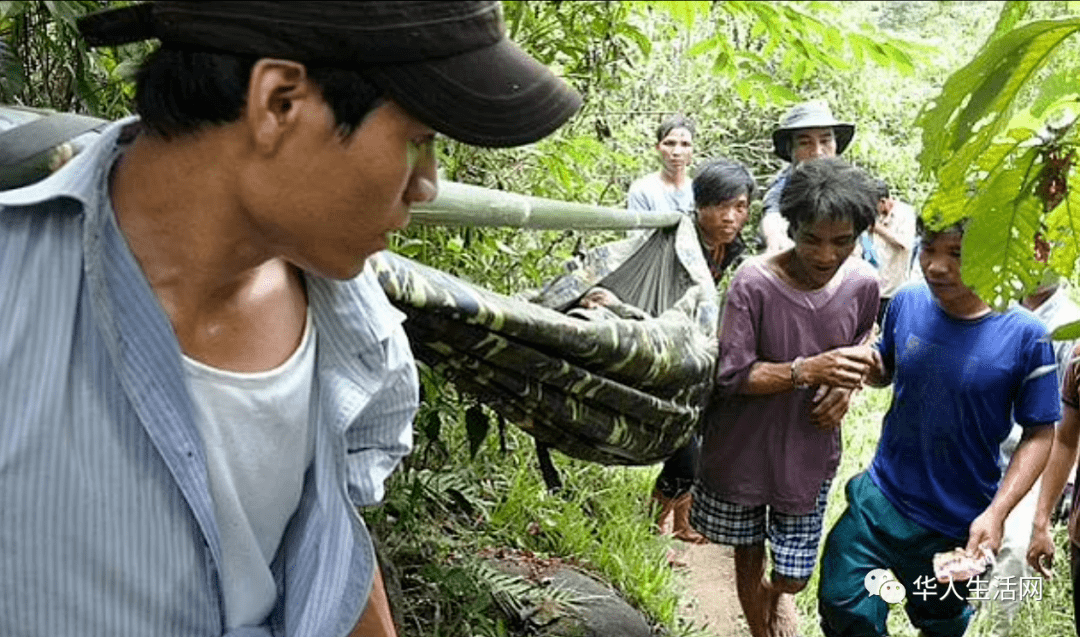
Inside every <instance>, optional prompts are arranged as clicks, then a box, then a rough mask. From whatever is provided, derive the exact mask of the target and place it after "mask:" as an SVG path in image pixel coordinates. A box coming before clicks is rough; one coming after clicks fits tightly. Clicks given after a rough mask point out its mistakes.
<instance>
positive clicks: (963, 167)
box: [916, 18, 1080, 189]
mask: <svg viewBox="0 0 1080 637" xmlns="http://www.w3.org/2000/svg"><path fill="white" fill-rule="evenodd" d="M1078 29H1080V18H1063V19H1058V20H1041V21H1038V22H1032V23H1029V24H1025V25H1023V26H1021V27H1019V28H1017V29H1015V30H1013V31H1010V32H1009V33H1006V34H1004V35H1000V36H998V37H997V38H996V39H994V40H993V41H991V42H990V43H988V44H987V46H985V47H984V48H983V49H982V51H981V52H980V53H979V55H978V56H977V57H976V58H975V59H974V60H972V61H971V62H970V63H969V64H968V65H967V66H965V67H963V68H962V69H960V70H959V71H957V72H956V73H954V74H953V75H952V76H951V77H950V78H949V79H948V81H947V82H946V83H945V86H944V87H943V88H942V91H941V95H939V96H938V98H937V99H936V100H934V102H932V103H931V105H930V107H929V108H927V109H926V110H924V111H923V112H922V113H921V114H920V115H919V117H918V119H917V120H916V125H917V126H919V127H920V128H922V131H923V133H922V140H923V150H922V152H921V153H920V154H919V163H920V164H921V165H922V167H923V170H924V171H926V172H927V173H928V174H929V175H934V176H937V178H938V182H939V183H938V187H939V188H946V189H947V188H965V187H966V184H965V181H964V178H965V176H966V175H967V173H968V171H969V170H970V168H971V167H972V165H973V164H974V163H975V162H976V160H978V158H979V157H980V155H982V154H983V153H984V152H985V151H986V150H987V149H988V148H989V146H990V145H991V144H992V143H993V142H994V139H995V138H996V137H997V136H998V135H1000V134H1002V133H1003V132H1004V131H1005V127H1006V125H1007V124H1008V123H1009V120H1010V119H1011V117H1012V113H1013V110H1014V105H1015V104H1016V101H1017V96H1018V94H1019V92H1020V91H1021V89H1023V88H1024V86H1025V84H1026V83H1027V81H1028V80H1029V79H1030V78H1031V77H1032V76H1033V75H1034V74H1035V73H1036V72H1037V71H1038V70H1039V69H1041V68H1042V67H1043V65H1044V64H1045V63H1046V61H1047V60H1048V59H1049V58H1050V55H1051V53H1052V52H1053V51H1054V49H1055V48H1056V47H1057V46H1058V45H1059V44H1061V42H1062V41H1063V40H1065V39H1066V38H1068V37H1069V36H1070V35H1072V34H1073V33H1075V32H1076V31H1077V30H1078Z"/></svg>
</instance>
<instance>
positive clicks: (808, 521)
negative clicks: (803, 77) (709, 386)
mask: <svg viewBox="0 0 1080 637" xmlns="http://www.w3.org/2000/svg"><path fill="white" fill-rule="evenodd" d="M780 211H781V214H783V216H784V217H785V218H786V219H787V221H788V224H789V232H790V234H791V238H792V239H793V240H794V242H795V245H794V247H792V248H789V249H788V250H786V251H784V252H780V253H777V254H774V255H765V256H761V257H756V258H754V259H751V260H749V261H747V262H746V263H745V264H743V266H742V267H740V268H739V270H738V271H737V272H736V273H735V276H734V278H733V280H732V282H731V287H730V288H729V289H728V292H727V298H726V300H725V303H724V309H723V316H722V319H721V324H720V334H719V338H720V361H719V367H718V372H717V390H716V393H715V394H714V397H713V401H712V403H711V404H710V406H709V408H708V410H707V412H706V415H705V418H704V423H703V429H704V441H703V444H702V451H701V461H700V465H699V468H698V475H697V481H696V483H695V485H694V491H693V493H694V495H693V498H694V505H693V511H692V514H691V521H692V522H693V524H694V526H695V528H697V529H698V531H700V532H701V533H702V534H704V535H705V536H706V537H707V538H709V539H710V540H712V541H714V542H719V543H723V544H729V545H733V546H734V547H735V569H736V586H737V589H738V594H739V600H740V602H741V603H742V607H743V612H744V613H745V615H746V618H747V623H748V624H749V626H750V632H751V633H752V634H753V635H754V637H766V636H771V635H776V634H779V633H781V632H783V631H784V630H787V629H790V627H791V626H792V625H794V624H795V623H796V622H797V617H796V614H795V609H794V603H793V599H792V598H791V595H792V594H794V593H796V592H798V591H800V590H802V589H803V588H804V587H805V586H806V582H807V580H808V579H809V578H810V575H811V573H812V572H813V568H814V564H815V562H816V561H817V547H818V543H819V541H820V539H821V530H822V517H823V515H824V511H825V501H826V496H827V494H828V490H829V485H830V481H831V479H832V477H833V475H834V474H835V473H836V467H837V465H838V464H839V460H840V435H839V429H838V427H839V425H840V422H841V420H842V418H843V416H844V414H845V413H846V411H847V406H848V400H849V398H850V395H851V392H852V391H853V390H854V389H856V388H857V387H859V386H860V385H861V384H862V382H863V379H864V378H865V376H866V374H867V372H868V370H869V368H870V365H871V363H872V361H873V358H872V352H871V350H870V348H869V347H868V346H867V345H865V344H864V343H865V341H866V340H867V337H868V335H869V334H870V332H871V329H872V327H873V324H874V317H875V314H876V313H877V306H878V286H877V279H876V277H875V273H874V271H873V270H872V269H871V268H870V267H869V266H868V265H866V264H865V263H864V262H863V261H861V260H859V259H850V260H849V259H848V256H850V255H851V252H852V250H853V249H854V247H855V238H856V237H857V236H858V235H859V233H861V232H863V231H864V230H866V228H867V227H869V226H870V225H871V224H872V223H873V221H874V218H875V216H876V214H877V198H876V196H875V194H874V188H873V184H872V182H871V180H870V178H869V177H868V176H867V175H866V174H865V173H863V172H862V171H860V170H858V169H856V168H853V167H851V166H850V165H848V164H847V163H845V162H844V161H842V160H839V159H835V158H830V159H817V160H812V161H808V162H805V163H803V164H800V165H799V166H797V167H796V168H795V169H794V170H793V171H792V174H791V178H790V182H789V184H788V186H787V188H786V189H785V190H784V194H783V197H782V199H781V204H780ZM766 538H768V540H769V543H770V545H771V549H772V558H773V568H772V573H771V575H770V576H768V577H766V576H765V563H766V562H765V540H766Z"/></svg>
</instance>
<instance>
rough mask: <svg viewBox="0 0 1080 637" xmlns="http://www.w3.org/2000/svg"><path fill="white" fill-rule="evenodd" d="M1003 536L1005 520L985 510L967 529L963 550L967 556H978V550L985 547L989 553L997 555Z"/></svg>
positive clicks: (990, 509) (992, 511) (991, 511)
mask: <svg viewBox="0 0 1080 637" xmlns="http://www.w3.org/2000/svg"><path fill="white" fill-rule="evenodd" d="M1004 534H1005V519H1004V518H999V517H998V516H997V515H996V514H995V513H994V510H993V509H992V508H987V509H986V510H985V511H983V512H982V513H980V514H979V517H977V518H975V519H974V520H973V521H972V522H971V526H970V527H968V543H967V546H966V547H965V549H966V550H967V553H968V555H978V554H979V548H980V547H982V546H986V547H987V548H989V549H990V552H991V553H993V554H994V555H997V552H998V550H999V549H1000V548H1001V538H1002V536H1003V535H1004Z"/></svg>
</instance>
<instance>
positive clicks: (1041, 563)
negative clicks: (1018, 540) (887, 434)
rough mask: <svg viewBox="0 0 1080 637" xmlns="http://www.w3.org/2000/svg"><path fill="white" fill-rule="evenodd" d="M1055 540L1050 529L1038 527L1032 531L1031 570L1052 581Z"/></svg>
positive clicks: (1028, 555) (1028, 557) (1028, 556)
mask: <svg viewBox="0 0 1080 637" xmlns="http://www.w3.org/2000/svg"><path fill="white" fill-rule="evenodd" d="M1055 550H1056V548H1055V547H1054V538H1053V537H1052V536H1051V535H1050V529H1049V528H1047V527H1045V526H1040V525H1036V526H1035V527H1034V528H1033V529H1032V530H1031V541H1030V543H1028V552H1027V561H1028V564H1029V565H1031V568H1033V569H1035V571H1036V572H1038V573H1040V574H1041V575H1042V576H1043V577H1045V578H1047V579H1050V578H1051V577H1053V576H1054V570H1053V567H1054V551H1055Z"/></svg>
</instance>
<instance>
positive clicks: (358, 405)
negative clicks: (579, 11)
mask: <svg viewBox="0 0 1080 637" xmlns="http://www.w3.org/2000/svg"><path fill="white" fill-rule="evenodd" d="M79 26H80V29H81V30H82V32H83V34H84V36H85V37H86V39H87V40H88V41H89V42H90V43H91V44H92V45H97V46H101V45H117V44H122V43H125V42H133V41H138V40H144V39H149V38H156V39H159V40H161V42H162V46H161V47H160V48H159V49H158V50H157V51H156V52H155V53H154V54H153V55H152V56H151V57H150V59H149V60H148V61H147V62H146V63H145V64H144V65H143V67H142V68H141V70H140V71H139V74H138V77H137V88H136V102H137V110H138V112H139V115H140V117H139V118H138V119H135V118H133V119H130V120H127V121H124V122H119V123H117V124H116V125H114V126H113V127H111V128H110V129H108V130H107V131H106V132H105V133H104V134H103V135H102V136H101V139H100V140H99V141H98V142H97V143H96V144H95V145H94V146H93V147H91V148H89V149H87V150H85V151H83V152H82V153H81V154H80V155H79V156H77V157H76V158H75V159H74V160H73V161H72V162H71V163H70V164H68V166H66V167H65V168H64V169H63V170H61V171H60V172H58V173H57V174H55V175H53V176H52V177H50V178H49V179H46V180H44V181H41V182H38V183H37V184H35V185H33V186H31V187H28V188H23V189H21V190H14V191H9V192H6V193H3V194H2V197H0V368H2V369H3V370H4V372H3V380H2V381H0V476H2V477H0V499H2V501H3V503H4V506H3V513H0V573H2V577H0V634H2V635H15V634H19V635H49V636H50V637H55V636H65V635H71V636H75V635H91V634H100V635H119V636H124V635H131V636H138V637H144V636H146V635H155V636H158V637H163V636H164V637H168V636H177V637H180V636H183V637H190V636H191V635H230V636H236V637H240V636H245V637H246V636H256V635H258V636H264V635H265V636H268V635H298V636H299V635H303V636H307V635H319V636H323V635H330V636H344V635H349V634H354V635H361V634H362V635H393V634H395V631H394V627H393V624H392V621H391V620H390V619H389V612H388V607H387V602H386V596H385V593H384V591H383V589H382V580H381V577H380V576H379V574H378V568H377V566H376V563H375V558H374V553H373V550H372V546H371V541H370V539H369V536H368V533H367V530H366V528H365V526H364V524H363V522H362V520H361V518H360V517H359V516H358V515H357V513H356V509H355V507H356V506H358V505H370V504H373V503H375V502H377V501H378V500H380V499H381V497H382V493H383V481H384V480H385V478H386V477H387V476H388V475H389V474H390V473H391V472H392V471H393V469H394V468H395V466H396V465H397V463H398V461H399V460H400V458H401V457H402V456H403V455H404V454H406V453H407V452H408V451H409V448H410V445H411V420H412V416H413V414H414V412H415V409H416V405H417V393H418V391H417V378H416V372H415V368H414V365H413V359H412V355H411V353H410V351H409V347H408V342H407V340H406V338H405V334H404V331H403V330H402V327H401V320H402V316H401V314H400V313H398V312H397V311H396V310H395V309H393V307H391V306H390V305H389V303H388V301H387V300H386V298H385V296H384V295H383V293H382V290H381V288H380V287H379V285H378V283H377V281H376V280H375V278H374V275H373V273H372V272H371V270H370V269H368V268H365V260H366V258H367V257H368V256H370V255H371V254H372V253H374V252H376V251H379V250H382V249H384V248H385V247H386V241H387V234H388V233H389V232H392V231H394V230H397V229H400V228H402V227H403V226H404V225H405V224H406V223H407V221H408V216H409V207H410V205H411V204H413V203H416V202H422V201H428V200H430V199H431V198H433V197H434V196H435V193H436V173H435V168H436V165H435V158H434V153H433V150H432V142H433V138H434V136H435V134H436V133H443V134H446V135H448V136H450V137H453V138H455V139H458V140H461V141H464V142H467V143H473V144H478V145H483V146H512V145H517V144H524V143H529V142H532V141H535V140H537V139H539V138H541V137H543V136H545V135H547V134H549V133H550V132H552V131H553V130H554V129H555V128H557V127H558V126H560V125H561V124H562V123H563V122H564V121H565V120H566V119H567V118H568V117H570V115H571V114H573V112H574V111H575V110H576V109H577V108H578V107H579V105H580V98H579V97H578V96H577V95H576V94H575V93H574V92H573V91H572V90H571V89H569V87H567V86H566V85H565V84H563V83H562V82H561V81H560V80H558V79H556V78H555V77H554V76H553V75H552V74H551V73H550V72H549V71H548V70H547V69H546V68H544V67H543V66H542V65H540V64H539V63H538V62H536V61H535V60H533V59H532V58H530V57H529V56H528V55H526V54H525V53H523V52H522V51H521V50H520V49H518V48H517V47H516V46H515V45H514V44H512V43H511V42H509V41H508V40H507V39H506V38H505V35H504V26H503V23H502V18H501V14H500V11H499V4H498V3H497V2H427V3H412V2H366V3H351V2H318V3H315V2H281V3H278V2H155V3H151V4H143V5H134V6H129V7H125V8H120V9H112V10H108V11H105V12H103V13H100V14H95V15H92V16H88V17H87V18H85V19H84V20H82V21H81V22H80V25H79Z"/></svg>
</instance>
